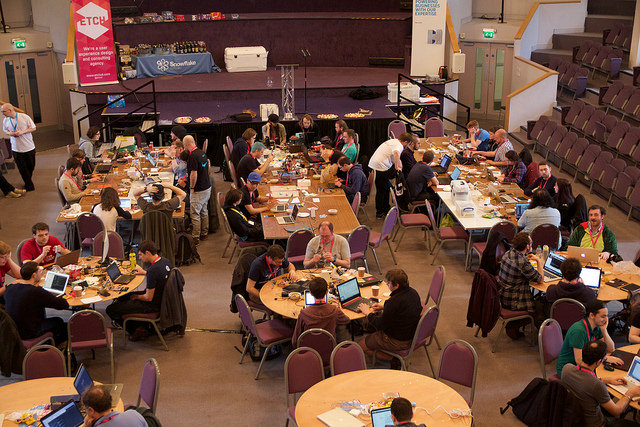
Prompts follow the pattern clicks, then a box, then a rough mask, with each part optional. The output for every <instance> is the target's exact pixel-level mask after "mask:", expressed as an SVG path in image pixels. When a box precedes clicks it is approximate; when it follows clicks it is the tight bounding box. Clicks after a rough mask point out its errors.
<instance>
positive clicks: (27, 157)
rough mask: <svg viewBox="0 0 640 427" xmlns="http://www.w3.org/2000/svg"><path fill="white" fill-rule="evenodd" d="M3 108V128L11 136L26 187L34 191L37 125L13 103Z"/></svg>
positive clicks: (17, 164)
mask: <svg viewBox="0 0 640 427" xmlns="http://www.w3.org/2000/svg"><path fill="white" fill-rule="evenodd" d="M1 108H2V115H3V116H4V120H3V121H2V130H3V131H4V133H6V134H7V135H9V136H10V137H11V151H13V158H14V159H15V161H16V166H17V167H18V171H19V172H20V176H21V177H22V180H23V181H24V189H25V190H27V191H33V190H35V189H36V188H35V187H34V185H33V181H31V176H32V175H33V170H34V169H35V168H36V145H35V144H34V143H33V136H32V135H31V133H32V132H33V131H34V130H36V125H35V123H33V120H31V117H29V116H28V115H26V114H25V113H17V112H16V109H15V108H14V107H13V105H11V104H8V103H7V104H2V107H1Z"/></svg>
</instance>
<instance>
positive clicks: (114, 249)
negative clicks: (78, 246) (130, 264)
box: [93, 231, 124, 259]
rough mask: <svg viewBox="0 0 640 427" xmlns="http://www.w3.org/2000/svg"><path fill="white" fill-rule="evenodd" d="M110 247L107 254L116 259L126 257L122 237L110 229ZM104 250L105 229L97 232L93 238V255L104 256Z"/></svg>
mask: <svg viewBox="0 0 640 427" xmlns="http://www.w3.org/2000/svg"><path fill="white" fill-rule="evenodd" d="M107 234H108V235H109V248H108V251H107V256H108V257H111V258H115V259H124V244H123V243H122V237H121V236H120V235H119V234H118V233H116V232H115V231H109V232H108V233H107ZM103 250H104V231H102V232H100V233H98V234H96V237H95V238H94V239H93V256H102V252H103Z"/></svg>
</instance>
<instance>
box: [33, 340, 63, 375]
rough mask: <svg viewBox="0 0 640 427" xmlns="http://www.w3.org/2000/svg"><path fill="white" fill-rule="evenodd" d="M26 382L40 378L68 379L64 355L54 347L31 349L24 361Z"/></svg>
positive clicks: (40, 346) (42, 346)
mask: <svg viewBox="0 0 640 427" xmlns="http://www.w3.org/2000/svg"><path fill="white" fill-rule="evenodd" d="M22 375H24V379H25V381H27V380H35V379H38V378H51V377H66V376H67V367H66V366H65V363H64V354H62V352H61V351H60V350H58V348H57V347H54V346H52V345H37V346H34V347H31V349H30V350H29V351H28V352H27V354H26V356H24V359H23V360H22Z"/></svg>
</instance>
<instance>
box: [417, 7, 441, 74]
mask: <svg viewBox="0 0 640 427" xmlns="http://www.w3.org/2000/svg"><path fill="white" fill-rule="evenodd" d="M446 11H447V0H413V25H412V36H411V75H412V76H426V75H437V74H438V69H439V68H440V66H441V65H444V64H445V63H444V46H445V38H446V29H445V25H446V24H445V20H446Z"/></svg>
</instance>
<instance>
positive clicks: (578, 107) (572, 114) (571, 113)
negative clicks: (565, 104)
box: [562, 100, 585, 126]
mask: <svg viewBox="0 0 640 427" xmlns="http://www.w3.org/2000/svg"><path fill="white" fill-rule="evenodd" d="M584 106H585V103H584V102H582V101H580V100H575V101H573V104H571V107H570V108H569V110H568V112H567V113H566V114H563V118H562V124H563V125H568V126H572V125H573V123H574V122H575V121H576V119H577V118H578V116H579V115H580V112H581V111H582V109H583V108H584ZM564 110H565V109H564V108H563V111H564Z"/></svg>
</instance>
